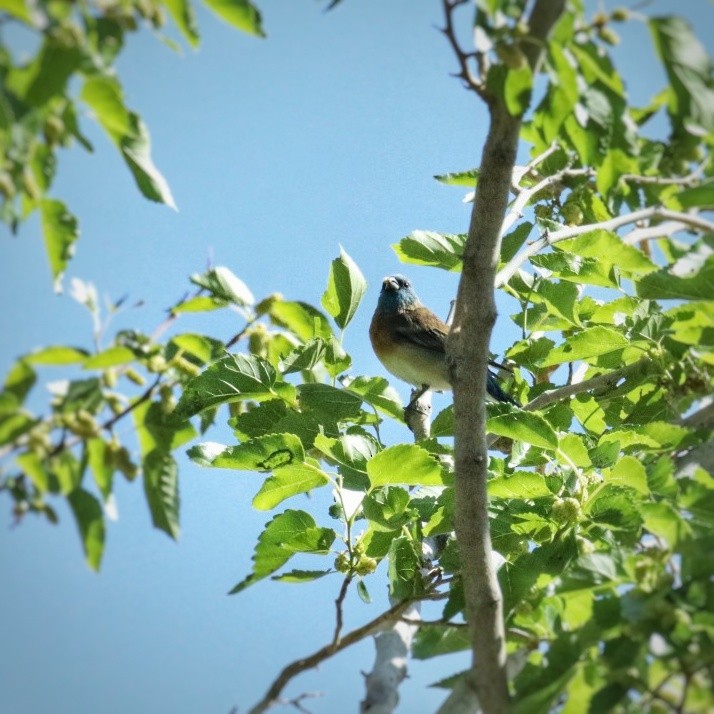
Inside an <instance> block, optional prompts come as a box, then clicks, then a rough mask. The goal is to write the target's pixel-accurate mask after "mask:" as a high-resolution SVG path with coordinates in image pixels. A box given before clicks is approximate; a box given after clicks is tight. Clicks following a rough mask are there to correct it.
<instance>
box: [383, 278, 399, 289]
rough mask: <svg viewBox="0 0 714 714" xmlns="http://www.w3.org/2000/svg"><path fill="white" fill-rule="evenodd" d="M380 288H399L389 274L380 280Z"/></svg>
mask: <svg viewBox="0 0 714 714" xmlns="http://www.w3.org/2000/svg"><path fill="white" fill-rule="evenodd" d="M382 290H399V283H398V282H397V281H396V280H395V279H394V278H393V277H391V276H390V275H388V276H387V277H386V278H385V279H384V280H382Z"/></svg>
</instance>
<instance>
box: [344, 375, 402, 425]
mask: <svg viewBox="0 0 714 714" xmlns="http://www.w3.org/2000/svg"><path fill="white" fill-rule="evenodd" d="M346 388H347V389H348V391H350V392H354V393H355V394H358V395H359V396H360V397H362V399H363V400H364V401H365V402H367V404H371V405H372V406H373V407H375V408H376V409H377V410H378V411H381V412H383V413H385V414H388V415H389V416H391V417H394V418H395V419H400V420H401V419H403V418H404V407H403V406H402V400H401V398H400V396H399V392H397V390H396V389H394V387H391V386H390V385H389V382H388V381H387V380H386V379H385V378H384V377H355V379H353V380H352V381H350V382H349V384H347V385H346Z"/></svg>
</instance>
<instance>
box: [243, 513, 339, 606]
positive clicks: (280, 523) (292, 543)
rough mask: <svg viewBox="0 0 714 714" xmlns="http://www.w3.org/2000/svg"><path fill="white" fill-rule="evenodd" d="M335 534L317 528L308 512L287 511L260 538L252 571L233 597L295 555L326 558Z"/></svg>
mask: <svg viewBox="0 0 714 714" xmlns="http://www.w3.org/2000/svg"><path fill="white" fill-rule="evenodd" d="M336 535H337V534H336V533H335V532H334V531H333V530H332V529H330V528H318V527H317V525H316V523H315V521H314V519H313V517H312V516H311V515H310V514H309V513H306V512H305V511H296V510H287V511H285V512H284V513H281V514H279V515H277V516H275V518H273V520H272V521H270V522H269V523H268V524H267V525H266V527H265V530H263V532H262V533H261V534H260V536H259V537H258V542H257V544H256V546H255V552H254V553H253V570H252V572H251V573H250V575H248V576H247V577H246V578H245V579H244V580H242V581H241V582H240V583H238V584H237V585H236V586H235V587H234V588H233V589H232V590H231V591H230V594H231V595H232V594H234V593H239V592H241V590H244V589H245V588H247V587H248V586H249V585H252V584H253V583H255V582H257V581H258V580H262V579H263V578H265V577H267V576H268V575H271V574H272V573H274V572H275V571H276V570H277V569H278V568H280V567H282V566H283V565H284V564H285V563H287V562H288V560H290V558H291V557H292V556H293V555H294V554H295V553H314V554H316V555H327V554H328V553H329V551H330V546H331V545H332V543H333V542H334V540H335V537H336Z"/></svg>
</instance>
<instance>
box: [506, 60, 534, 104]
mask: <svg viewBox="0 0 714 714" xmlns="http://www.w3.org/2000/svg"><path fill="white" fill-rule="evenodd" d="M532 88H533V72H532V71H531V68H530V67H529V66H528V63H527V62H525V61H524V63H523V66H522V67H518V68H514V69H510V68H509V69H508V71H507V73H506V79H505V81H504V84H503V98H504V99H505V101H506V108H507V109H508V113H509V114H510V115H511V116H514V117H516V116H521V115H522V114H523V113H524V112H525V111H526V109H528V105H529V104H530V101H531V89H532Z"/></svg>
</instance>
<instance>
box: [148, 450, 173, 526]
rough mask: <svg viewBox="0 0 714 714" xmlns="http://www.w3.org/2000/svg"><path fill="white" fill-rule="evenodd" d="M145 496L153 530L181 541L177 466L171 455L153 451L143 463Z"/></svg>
mask: <svg viewBox="0 0 714 714" xmlns="http://www.w3.org/2000/svg"><path fill="white" fill-rule="evenodd" d="M142 464H143V472H144V493H145V495H146V502H147V503H148V505H149V511H150V512H151V521H152V523H153V524H154V527H156V528H158V529H159V530H162V531H164V533H166V534H168V535H169V536H171V538H173V539H174V540H175V539H177V538H178V537H179V533H180V528H179V485H178V466H177V464H176V461H175V460H174V458H173V457H172V456H171V454H169V453H167V452H165V451H160V450H159V449H154V450H153V451H150V452H149V453H148V454H146V456H145V457H144V459H143V462H142Z"/></svg>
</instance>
